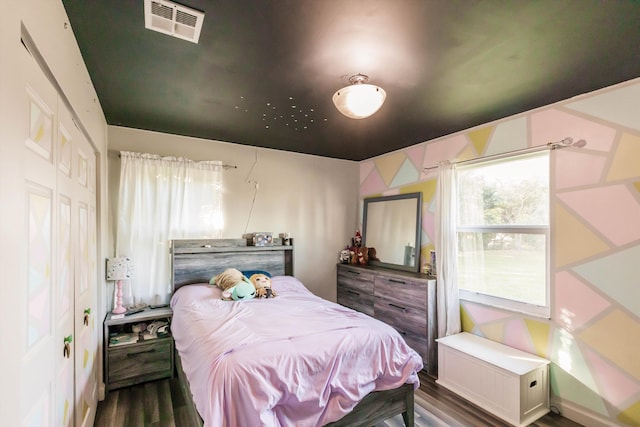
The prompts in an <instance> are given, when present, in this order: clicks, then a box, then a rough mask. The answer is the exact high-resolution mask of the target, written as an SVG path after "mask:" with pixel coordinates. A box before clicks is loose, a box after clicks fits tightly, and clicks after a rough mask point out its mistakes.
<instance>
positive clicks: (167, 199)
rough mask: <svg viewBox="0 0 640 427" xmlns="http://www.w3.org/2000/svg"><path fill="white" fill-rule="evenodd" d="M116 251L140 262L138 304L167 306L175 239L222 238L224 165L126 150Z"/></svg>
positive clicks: (135, 280) (135, 281)
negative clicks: (172, 241) (170, 251)
mask: <svg viewBox="0 0 640 427" xmlns="http://www.w3.org/2000/svg"><path fill="white" fill-rule="evenodd" d="M120 158H121V171H120V192H119V198H118V218H117V233H116V255H120V256H129V257H130V258H131V259H132V261H133V263H134V270H133V277H132V279H131V281H130V283H131V294H132V296H133V298H134V300H135V302H136V303H141V302H142V303H147V304H166V303H167V302H168V300H169V297H170V293H171V264H170V261H171V258H170V254H169V248H170V241H171V239H190V238H219V237H220V236H221V231H222V226H223V224H222V170H223V167H222V163H220V162H217V161H207V162H194V161H192V160H189V159H184V158H175V157H160V156H158V155H155V154H140V153H131V152H124V151H123V152H121V153H120Z"/></svg>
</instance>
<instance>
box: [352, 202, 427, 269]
mask: <svg viewBox="0 0 640 427" xmlns="http://www.w3.org/2000/svg"><path fill="white" fill-rule="evenodd" d="M421 210H422V193H408V194H397V195H393V196H383V197H371V198H367V199H364V206H363V218H362V228H363V231H362V239H363V243H362V244H363V246H365V247H367V248H375V250H376V257H377V258H378V260H369V263H370V264H371V265H378V266H381V267H386V268H391V269H395V270H406V271H420V235H421V231H422V230H421V228H422V221H421V217H422V213H421Z"/></svg>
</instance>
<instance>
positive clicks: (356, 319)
mask: <svg viewBox="0 0 640 427" xmlns="http://www.w3.org/2000/svg"><path fill="white" fill-rule="evenodd" d="M274 240H276V243H277V239H274ZM171 257H172V276H173V286H174V293H173V296H172V299H171V306H172V309H173V320H172V324H171V330H172V334H173V336H174V339H175V343H176V355H175V356H176V367H177V374H178V377H179V379H180V383H181V386H182V387H183V392H184V395H185V399H186V400H187V403H188V406H189V412H190V416H191V419H192V425H205V426H212V427H213V426H215V427H218V426H219V427H224V426H230V427H231V426H259V425H263V426H290V425H295V426H310V427H311V426H322V425H328V426H333V427H336V426H359V425H363V426H366V425H373V424H375V423H377V422H379V421H381V420H384V419H387V418H390V417H392V416H395V415H397V414H402V416H403V419H404V422H405V425H407V426H413V422H414V420H413V416H414V408H413V405H414V403H413V393H414V390H415V389H416V388H417V387H418V386H419V380H418V371H420V369H422V359H421V357H420V356H419V355H418V354H417V353H416V352H415V351H414V350H412V349H411V348H410V347H408V346H407V345H406V343H405V342H404V340H403V339H402V337H401V336H400V335H399V334H398V333H397V332H396V331H395V330H394V329H393V328H391V327H390V326H388V325H386V324H384V323H382V322H379V321H378V320H375V319H373V318H371V317H368V316H366V315H364V314H362V313H358V312H356V311H353V310H351V309H349V308H346V307H343V306H340V305H338V304H335V303H333V302H330V301H326V300H324V299H321V298H319V297H317V296H315V295H313V294H312V293H311V292H310V291H309V290H308V289H307V288H306V287H305V286H304V284H303V283H301V282H300V281H299V280H298V279H297V278H295V277H294V276H293V247H292V246H284V245H274V246H267V247H254V246H247V243H246V241H245V240H244V239H221V240H174V241H173V242H172V245H171ZM230 267H233V268H237V269H238V270H240V271H243V272H249V271H264V272H268V273H269V274H270V275H271V276H272V287H273V289H274V290H275V291H276V292H277V293H278V295H277V297H275V298H270V299H254V300H249V301H242V302H230V301H223V300H222V299H221V291H220V290H219V289H217V288H215V287H213V286H210V285H208V281H209V279H210V278H211V277H213V276H214V275H216V274H219V273H221V272H222V271H224V270H225V269H226V268H230Z"/></svg>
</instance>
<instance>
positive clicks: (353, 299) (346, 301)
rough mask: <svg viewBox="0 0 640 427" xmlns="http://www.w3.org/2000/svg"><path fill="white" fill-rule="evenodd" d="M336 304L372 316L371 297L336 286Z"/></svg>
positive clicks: (367, 294)
mask: <svg viewBox="0 0 640 427" xmlns="http://www.w3.org/2000/svg"><path fill="white" fill-rule="evenodd" d="M338 304H341V305H344V306H345V307H349V308H352V309H354V310H357V311H360V312H362V313H364V314H367V315H369V316H373V295H372V294H369V293H364V292H361V291H357V290H353V289H352V288H349V287H345V286H341V285H338Z"/></svg>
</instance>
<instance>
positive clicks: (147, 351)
mask: <svg viewBox="0 0 640 427" xmlns="http://www.w3.org/2000/svg"><path fill="white" fill-rule="evenodd" d="M155 351H156V349H155V348H151V349H149V350H145V351H138V352H136V353H127V357H134V356H137V355H139V354H144V353H153V352H155Z"/></svg>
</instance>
